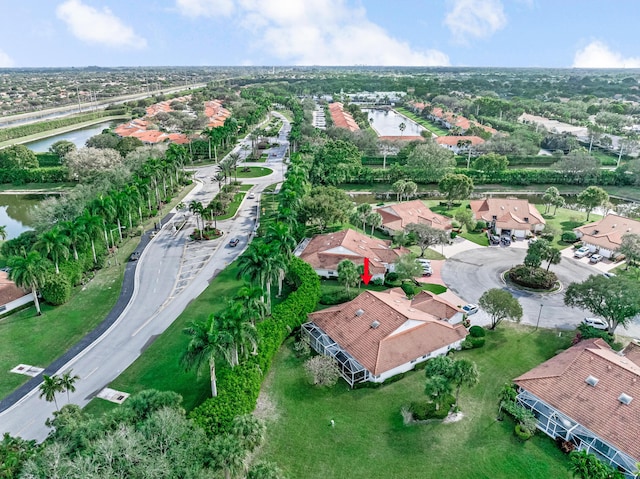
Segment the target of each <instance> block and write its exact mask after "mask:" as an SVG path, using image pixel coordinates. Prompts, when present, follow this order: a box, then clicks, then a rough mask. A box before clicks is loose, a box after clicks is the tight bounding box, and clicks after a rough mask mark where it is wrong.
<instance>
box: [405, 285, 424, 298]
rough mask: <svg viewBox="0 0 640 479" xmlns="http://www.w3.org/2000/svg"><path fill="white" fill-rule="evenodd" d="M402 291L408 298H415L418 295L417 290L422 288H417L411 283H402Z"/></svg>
mask: <svg viewBox="0 0 640 479" xmlns="http://www.w3.org/2000/svg"><path fill="white" fill-rule="evenodd" d="M401 287H402V291H404V294H406V295H407V298H413V297H414V296H415V295H416V291H420V288H417V287H416V286H414V285H413V284H411V283H402V286H401Z"/></svg>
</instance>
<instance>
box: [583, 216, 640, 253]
mask: <svg viewBox="0 0 640 479" xmlns="http://www.w3.org/2000/svg"><path fill="white" fill-rule="evenodd" d="M573 231H574V233H575V234H576V236H577V237H578V238H579V239H580V241H582V243H583V244H584V245H585V246H588V247H589V250H590V251H591V252H592V253H595V252H597V253H599V254H601V255H602V256H604V257H605V258H614V257H615V256H616V255H617V252H618V249H619V248H620V245H621V244H622V237H623V236H624V235H625V234H627V233H633V234H640V221H636V220H632V219H630V218H625V217H624V216H618V215H613V214H609V215H607V216H605V217H604V218H602V219H601V220H600V221H596V222H595V223H589V224H588V225H584V226H580V227H579V228H575V229H574V230H573Z"/></svg>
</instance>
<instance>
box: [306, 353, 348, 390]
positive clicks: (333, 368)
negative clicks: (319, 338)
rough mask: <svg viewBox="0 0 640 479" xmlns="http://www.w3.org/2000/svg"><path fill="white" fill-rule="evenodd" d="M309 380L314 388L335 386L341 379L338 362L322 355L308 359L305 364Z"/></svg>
mask: <svg viewBox="0 0 640 479" xmlns="http://www.w3.org/2000/svg"><path fill="white" fill-rule="evenodd" d="M304 370H305V372H306V373H307V379H308V380H309V382H310V383H311V384H313V385H314V386H321V387H323V386H326V387H331V386H334V385H335V384H336V383H337V382H338V379H340V369H338V364H337V363H336V360H335V359H333V358H332V357H329V356H324V355H322V354H320V355H318V356H314V357H312V358H310V359H308V360H307V361H306V362H305V363H304Z"/></svg>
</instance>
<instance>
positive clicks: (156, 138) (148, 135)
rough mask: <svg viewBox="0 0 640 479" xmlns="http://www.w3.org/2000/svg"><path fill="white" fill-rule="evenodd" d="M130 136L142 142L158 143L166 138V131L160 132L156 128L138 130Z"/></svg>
mask: <svg viewBox="0 0 640 479" xmlns="http://www.w3.org/2000/svg"><path fill="white" fill-rule="evenodd" d="M130 136H133V137H136V138H138V139H139V140H140V141H142V142H144V143H158V142H160V141H164V140H165V139H167V138H168V136H167V134H166V133H162V132H161V131H158V130H139V131H136V132H134V133H132V134H131V135H130Z"/></svg>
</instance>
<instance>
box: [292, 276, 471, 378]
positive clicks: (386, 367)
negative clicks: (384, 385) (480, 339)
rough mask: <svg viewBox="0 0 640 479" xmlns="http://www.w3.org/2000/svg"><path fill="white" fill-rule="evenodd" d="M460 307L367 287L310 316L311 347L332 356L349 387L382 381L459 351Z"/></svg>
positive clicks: (462, 335) (433, 298) (307, 325)
mask: <svg viewBox="0 0 640 479" xmlns="http://www.w3.org/2000/svg"><path fill="white" fill-rule="evenodd" d="M462 316H463V313H462V311H461V310H460V309H459V308H458V307H456V306H454V305H452V304H450V303H448V302H447V301H445V300H444V299H441V298H439V297H438V296H436V295H435V294H433V293H430V292H428V291H422V292H421V293H420V294H418V295H416V296H415V297H414V298H413V299H408V298H407V296H406V295H405V293H404V292H403V291H402V289H400V288H394V289H390V290H387V291H382V292H376V291H365V292H363V293H362V294H360V295H359V296H358V297H357V298H355V299H354V300H353V301H349V302H348V303H344V304H340V305H338V306H334V307H331V308H327V309H324V310H322V311H316V312H315V313H311V314H310V315H309V320H310V321H309V322H308V323H305V324H303V325H302V332H303V334H305V335H306V336H307V337H308V338H309V341H310V344H311V347H312V348H313V349H314V350H315V351H317V352H318V353H320V354H324V355H326V356H331V357H333V358H335V359H336V361H337V362H338V365H339V367H340V372H341V374H342V377H343V378H344V379H345V381H347V382H348V383H349V384H350V385H351V386H353V385H354V384H355V383H359V382H363V381H371V382H383V381H384V380H385V379H388V378H390V377H392V376H395V375H396V374H400V373H403V372H405V371H409V370H410V369H413V368H414V367H415V365H416V364H418V363H421V362H424V361H427V360H428V359H431V358H434V357H436V356H440V355H443V354H446V353H447V352H448V351H450V350H452V349H459V348H460V345H461V343H462V341H463V340H464V339H465V337H466V336H467V334H468V332H467V330H466V328H465V327H464V326H463V325H462V324H461V323H460V322H461V321H462Z"/></svg>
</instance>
